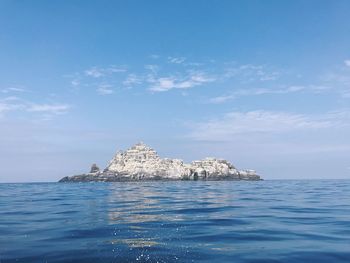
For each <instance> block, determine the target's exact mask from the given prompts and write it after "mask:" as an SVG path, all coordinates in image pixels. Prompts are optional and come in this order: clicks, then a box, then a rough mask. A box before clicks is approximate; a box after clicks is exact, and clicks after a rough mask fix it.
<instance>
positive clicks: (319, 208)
mask: <svg viewBox="0 0 350 263" xmlns="http://www.w3.org/2000/svg"><path fill="white" fill-rule="evenodd" d="M0 262H1V263H6V262H25V263H31V262H33V263H34V262H35V263H40V262H52V263H54V262H62V263H63V262H91V263H99V262H159V263H161V262H313V263H319V262H325V263H330V262H344V263H345V262H346V263H349V262H350V180H299V181H298V180H281V181H278V180H266V181H179V182H118V183H101V182H100V183H24V184H0Z"/></svg>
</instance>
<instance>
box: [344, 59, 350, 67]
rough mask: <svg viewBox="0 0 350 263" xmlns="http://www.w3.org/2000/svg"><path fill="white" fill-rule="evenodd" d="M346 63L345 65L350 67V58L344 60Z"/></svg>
mask: <svg viewBox="0 0 350 263" xmlns="http://www.w3.org/2000/svg"><path fill="white" fill-rule="evenodd" d="M344 64H345V66H347V67H350V59H346V60H344Z"/></svg>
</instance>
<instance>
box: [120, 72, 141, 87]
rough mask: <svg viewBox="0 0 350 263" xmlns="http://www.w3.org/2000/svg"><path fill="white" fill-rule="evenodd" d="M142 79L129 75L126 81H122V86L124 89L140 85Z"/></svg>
mask: <svg viewBox="0 0 350 263" xmlns="http://www.w3.org/2000/svg"><path fill="white" fill-rule="evenodd" d="M143 81H144V78H143V77H142V76H138V75H136V74H129V75H128V76H127V77H126V79H125V80H124V81H123V85H124V86H126V87H132V86H134V85H139V84H142V83H143Z"/></svg>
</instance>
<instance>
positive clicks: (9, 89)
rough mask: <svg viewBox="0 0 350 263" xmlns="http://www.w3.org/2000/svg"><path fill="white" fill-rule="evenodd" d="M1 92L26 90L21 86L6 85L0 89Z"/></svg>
mask: <svg viewBox="0 0 350 263" xmlns="http://www.w3.org/2000/svg"><path fill="white" fill-rule="evenodd" d="M0 91H1V92H2V93H5V94H6V93H11V92H25V91H26V90H25V89H24V88H23V87H8V88H5V89H1V90H0Z"/></svg>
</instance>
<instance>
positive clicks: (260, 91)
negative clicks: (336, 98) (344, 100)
mask: <svg viewBox="0 0 350 263" xmlns="http://www.w3.org/2000/svg"><path fill="white" fill-rule="evenodd" d="M329 89H331V88H330V87H329V86H317V85H309V86H301V85H300V86H298V85H296V86H289V87H284V88H281V87H279V88H257V89H249V88H247V89H239V90H236V91H233V92H231V93H229V94H226V95H221V96H217V97H214V98H211V99H209V103H213V104H220V103H225V102H227V101H230V100H234V99H238V98H240V97H244V96H260V95H268V94H289V93H297V92H310V93H317V94H319V93H322V92H326V91H328V90H329Z"/></svg>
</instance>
